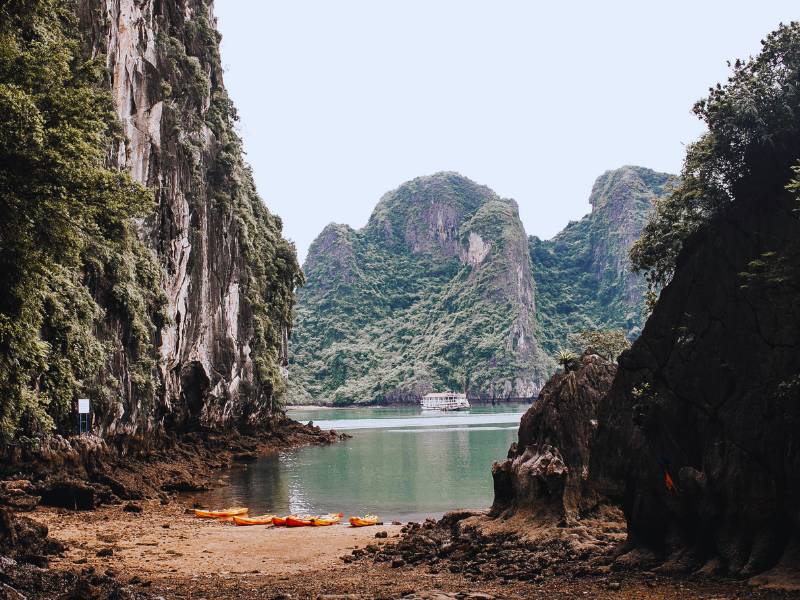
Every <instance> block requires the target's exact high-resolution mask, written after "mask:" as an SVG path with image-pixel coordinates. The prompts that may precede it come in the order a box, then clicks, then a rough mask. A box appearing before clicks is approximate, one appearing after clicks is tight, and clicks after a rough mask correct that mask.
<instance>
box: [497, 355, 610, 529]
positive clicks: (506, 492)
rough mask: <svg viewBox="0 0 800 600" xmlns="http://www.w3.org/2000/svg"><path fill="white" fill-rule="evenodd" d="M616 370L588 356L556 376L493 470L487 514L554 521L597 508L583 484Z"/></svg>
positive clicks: (542, 393) (607, 363)
mask: <svg viewBox="0 0 800 600" xmlns="http://www.w3.org/2000/svg"><path fill="white" fill-rule="evenodd" d="M615 372H616V365H615V364H614V363H612V362H610V361H608V360H606V359H604V358H603V357H601V356H599V355H598V354H595V353H594V352H592V351H587V352H585V353H584V354H583V356H581V357H580V359H579V360H576V361H573V362H572V363H570V364H569V365H567V366H566V368H565V370H564V371H563V372H560V373H556V374H555V375H554V376H553V377H552V378H551V379H550V380H549V381H548V382H547V383H546V384H545V386H544V388H542V392H541V394H540V395H539V398H538V399H537V400H536V402H535V403H534V404H533V406H531V407H530V408H529V409H528V411H527V412H526V413H525V415H523V417H522V421H521V423H520V428H519V441H518V442H516V443H514V444H512V446H511V448H510V449H509V452H508V458H507V459H506V460H505V461H502V462H498V463H495V464H494V465H493V467H492V476H493V479H494V490H495V497H494V504H493V505H492V510H491V513H490V514H491V515H493V516H499V515H503V516H510V515H511V514H513V513H515V512H517V511H520V510H524V511H526V512H532V513H535V514H536V515H538V516H539V517H540V518H543V519H551V520H554V521H557V522H561V521H564V520H572V519H574V518H575V517H577V516H578V514H579V513H580V511H581V510H585V509H588V508H591V507H592V506H594V504H595V503H596V501H595V496H594V495H593V494H592V493H591V490H589V489H588V488H587V487H586V485H585V483H586V480H587V478H588V474H589V457H590V455H591V450H592V445H593V443H594V439H595V434H596V431H597V409H598V406H599V405H600V403H601V402H602V400H603V397H604V395H605V394H606V392H607V391H608V390H609V389H610V387H611V382H612V381H613V378H614V374H615Z"/></svg>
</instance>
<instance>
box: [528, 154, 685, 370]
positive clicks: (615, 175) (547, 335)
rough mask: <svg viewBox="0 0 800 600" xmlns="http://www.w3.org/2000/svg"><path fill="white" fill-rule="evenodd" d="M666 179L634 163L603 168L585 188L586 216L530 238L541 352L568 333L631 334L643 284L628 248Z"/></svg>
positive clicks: (561, 343)
mask: <svg viewBox="0 0 800 600" xmlns="http://www.w3.org/2000/svg"><path fill="white" fill-rule="evenodd" d="M670 178H671V176H670V175H669V174H667V173H657V172H656V171H652V170H650V169H645V168H642V167H622V168H620V169H616V170H614V171H607V172H606V173H604V174H603V175H601V176H600V177H599V178H598V179H597V181H596V182H595V184H594V187H593V188H592V194H591V196H590V197H589V203H590V204H591V206H592V212H591V213H590V214H588V215H586V216H585V217H583V218H582V219H581V220H580V221H577V222H572V223H570V224H569V225H567V227H566V228H565V229H564V230H563V231H561V232H560V233H559V234H558V235H556V236H555V237H554V238H552V239H550V240H540V239H539V238H537V237H535V236H531V238H530V250H531V260H532V261H533V276H534V279H535V280H536V293H537V296H536V303H537V308H538V318H539V324H540V326H541V337H540V340H541V344H542V347H543V348H544V349H545V350H546V351H547V352H548V353H549V354H551V355H552V354H553V353H555V351H556V350H557V349H558V348H562V347H566V346H567V345H569V339H568V338H569V334H571V333H572V334H576V333H578V332H580V331H587V330H588V331H591V330H604V329H619V328H621V329H624V330H625V331H626V332H627V334H628V335H629V337H635V336H637V335H638V334H639V331H640V330H641V327H642V325H643V322H644V312H643V310H642V309H643V299H644V295H645V291H646V283H645V281H644V277H642V276H641V275H638V274H635V273H633V272H632V270H631V266H630V260H629V258H628V251H629V249H630V248H631V246H632V245H633V244H634V242H635V241H636V239H637V238H638V237H639V234H640V232H641V230H642V227H643V226H644V224H645V222H646V221H647V217H648V214H649V213H650V212H651V211H652V209H653V203H654V201H655V200H656V199H657V198H659V197H661V196H663V195H664V194H665V193H666V191H667V189H668V186H669V182H670ZM576 350H577V351H578V352H581V351H582V350H583V349H582V348H576Z"/></svg>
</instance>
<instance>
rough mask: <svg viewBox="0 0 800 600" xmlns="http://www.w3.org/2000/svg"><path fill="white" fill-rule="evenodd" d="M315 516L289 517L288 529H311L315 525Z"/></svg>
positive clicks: (287, 519) (287, 521)
mask: <svg viewBox="0 0 800 600" xmlns="http://www.w3.org/2000/svg"><path fill="white" fill-rule="evenodd" d="M315 518H316V517H315V516H313V515H299V516H298V515H289V516H288V517H286V526H287V527H309V526H311V525H313V524H314V519H315Z"/></svg>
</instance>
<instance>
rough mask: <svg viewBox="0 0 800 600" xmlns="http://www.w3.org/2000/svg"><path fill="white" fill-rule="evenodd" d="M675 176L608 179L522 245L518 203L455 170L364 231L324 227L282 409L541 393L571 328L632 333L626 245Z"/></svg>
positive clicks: (410, 185) (391, 196)
mask: <svg viewBox="0 0 800 600" xmlns="http://www.w3.org/2000/svg"><path fill="white" fill-rule="evenodd" d="M668 177H669V176H667V175H663V174H658V173H655V172H653V171H650V170H648V169H641V168H638V167H624V168H622V169H619V170H617V171H609V172H608V173H606V174H604V175H603V176H602V177H600V179H598V181H597V183H596V184H595V187H594V190H593V191H592V196H591V199H590V201H591V203H592V206H593V211H592V213H591V214H590V215H587V216H586V217H584V219H582V220H581V221H579V222H577V223H571V224H570V225H569V226H568V227H567V228H566V229H565V230H564V231H563V232H561V233H560V234H559V235H558V236H556V237H555V238H553V240H549V241H541V240H539V239H538V238H535V237H532V238H530V239H529V238H528V237H527V235H526V234H525V230H524V228H523V226H522V222H521V221H520V219H519V213H518V209H517V205H516V203H515V202H514V201H513V200H508V199H504V198H500V197H499V196H498V195H497V194H496V193H494V192H493V191H492V190H490V189H489V188H487V187H485V186H481V185H478V184H476V183H475V182H473V181H470V180H469V179H467V178H466V177H463V176H461V175H459V174H457V173H437V174H435V175H431V176H428V177H419V178H417V179H414V180H412V181H409V182H407V183H405V184H403V185H401V186H400V187H399V188H397V189H396V190H394V191H392V192H389V193H387V194H386V195H384V196H383V198H381V200H380V202H379V203H378V205H377V206H376V208H375V210H374V212H373V214H372V216H371V217H370V220H369V222H368V223H367V225H366V226H365V227H364V228H363V229H361V230H358V231H356V230H354V229H352V228H350V227H348V226H347V225H338V224H331V225H328V226H327V227H326V228H325V229H324V230H323V231H322V233H321V234H320V235H319V237H317V239H316V240H315V241H314V243H313V244H312V245H311V248H310V250H309V254H308V258H307V259H306V263H305V265H304V270H305V275H306V279H307V285H306V286H305V288H303V289H302V290H300V292H299V295H298V304H297V309H296V317H295V323H296V325H295V330H294V333H293V337H292V345H291V355H290V391H289V397H288V401H289V402H296V403H303V402H320V403H333V404H350V403H378V402H409V401H416V400H417V399H418V398H419V397H420V396H421V395H423V394H425V393H427V392H429V391H431V390H441V389H445V388H450V389H455V390H466V391H467V393H468V394H469V395H470V397H480V398H484V399H508V398H528V397H531V396H534V395H536V394H537V393H538V391H539V389H541V386H542V384H543V382H544V381H545V379H546V377H547V376H548V375H549V373H550V372H552V370H553V368H554V363H553V360H552V359H551V358H550V357H549V356H550V355H551V354H552V352H553V351H554V350H555V349H557V348H559V347H561V345H563V340H564V339H565V338H566V336H567V333H568V332H569V331H571V330H572V329H575V330H578V329H582V328H596V327H625V328H626V330H628V331H632V332H634V333H635V332H636V331H637V329H636V328H637V327H638V326H639V325H640V320H641V314H640V313H641V311H640V306H641V304H642V298H643V294H644V287H643V285H642V283H641V281H640V279H639V278H638V277H635V276H633V275H632V274H630V272H629V270H628V267H627V251H628V248H629V247H630V245H631V244H632V243H633V241H635V239H636V238H637V237H638V234H639V231H640V230H641V227H642V225H643V223H644V219H645V216H646V213H647V211H648V210H649V209H650V206H651V202H652V199H653V198H654V197H656V196H657V195H658V194H660V193H662V192H663V187H664V185H665V184H666V182H667V179H668ZM534 280H535V281H536V283H535V284H534ZM537 289H538V291H536V290H537ZM537 304H538V306H537ZM537 314H538V319H539V321H540V324H539V325H537Z"/></svg>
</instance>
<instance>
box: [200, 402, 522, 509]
mask: <svg viewBox="0 0 800 600" xmlns="http://www.w3.org/2000/svg"><path fill="white" fill-rule="evenodd" d="M487 408H489V410H478V411H475V410H474V409H473V410H472V411H470V414H469V415H458V416H457V417H454V416H453V415H447V414H445V415H441V416H440V417H432V416H429V415H428V414H425V415H420V414H418V412H419V411H417V412H416V413H415V412H412V411H411V410H409V409H408V408H399V409H357V410H356V411H324V412H323V411H320V412H323V414H324V415H325V416H326V417H327V418H326V419H325V421H326V424H327V423H330V425H329V426H331V427H333V428H336V429H341V426H340V425H341V424H342V423H351V422H353V421H360V422H361V423H359V426H358V427H353V430H352V434H353V438H352V439H350V440H347V441H345V442H342V443H339V444H334V445H332V446H325V447H308V448H300V449H298V450H295V451H291V452H283V453H279V454H276V455H272V456H268V457H264V458H262V459H259V460H258V461H256V462H254V463H251V464H250V465H248V466H247V468H245V469H241V470H235V471H232V472H231V473H230V477H229V481H230V485H228V486H226V487H225V488H221V489H218V490H213V491H211V492H208V493H206V494H203V495H201V497H199V498H198V499H199V500H201V501H202V502H204V503H207V504H209V505H214V506H222V505H230V504H243V505H246V506H249V507H250V509H251V511H253V513H254V514H255V513H262V512H278V513H289V512H301V513H302V512H310V513H325V512H338V511H344V512H347V513H348V514H349V513H357V512H375V513H377V514H379V515H381V516H382V517H383V518H384V519H387V520H388V519H401V520H408V519H418V518H421V517H423V516H425V515H434V516H436V515H440V514H441V513H443V512H445V511H447V510H451V509H454V508H460V507H463V508H482V507H486V506H488V505H489V504H491V501H492V478H491V463H492V461H494V460H498V459H502V458H504V457H505V455H506V452H507V451H508V446H509V445H510V444H511V442H512V441H514V440H515V439H516V430H517V424H518V422H519V419H520V417H521V415H522V411H523V410H524V409H525V408H527V407H525V406H520V405H504V406H503V407H499V409H498V407H487ZM502 409H505V410H502ZM412 410H413V409H412ZM378 411H379V412H378ZM311 412H313V411H311ZM332 413H333V414H332ZM340 414H341V418H339V417H340ZM291 416H293V417H295V418H297V417H302V416H306V415H295V414H292V415H291ZM307 416H309V417H310V419H313V420H314V421H315V423H320V420H319V417H318V416H317V414H314V415H313V416H311V415H307ZM453 418H457V419H459V420H458V422H457V423H453V421H452V419H453ZM420 419H423V420H424V422H425V425H421V424H419V423H420V421H419V420H420ZM304 420H305V419H304ZM409 421H412V423H409ZM320 424H322V423H320ZM367 424H369V426H368V427H366V426H365V425H367ZM337 425H338V426H337Z"/></svg>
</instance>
